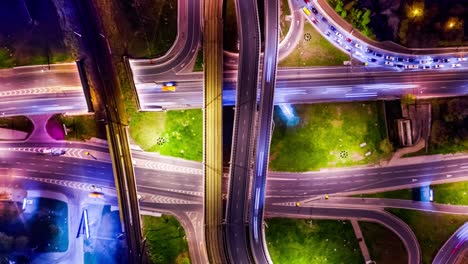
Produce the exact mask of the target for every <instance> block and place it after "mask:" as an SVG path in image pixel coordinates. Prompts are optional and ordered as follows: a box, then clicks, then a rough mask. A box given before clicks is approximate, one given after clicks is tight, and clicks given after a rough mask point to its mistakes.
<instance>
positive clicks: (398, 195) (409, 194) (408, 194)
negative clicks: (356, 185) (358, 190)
mask: <svg viewBox="0 0 468 264" xmlns="http://www.w3.org/2000/svg"><path fill="white" fill-rule="evenodd" d="M353 196H354V197H363V198H389V199H404V200H412V199H413V191H412V189H403V190H395V191H388V192H379V193H366V194H358V195H353Z"/></svg>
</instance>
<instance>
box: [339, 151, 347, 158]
mask: <svg viewBox="0 0 468 264" xmlns="http://www.w3.org/2000/svg"><path fill="white" fill-rule="evenodd" d="M340 157H341V158H343V159H346V158H347V157H348V151H346V150H342V151H340Z"/></svg>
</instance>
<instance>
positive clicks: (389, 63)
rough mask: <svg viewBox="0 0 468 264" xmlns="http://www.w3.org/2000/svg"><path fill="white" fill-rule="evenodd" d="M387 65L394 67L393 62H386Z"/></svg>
mask: <svg viewBox="0 0 468 264" xmlns="http://www.w3.org/2000/svg"><path fill="white" fill-rule="evenodd" d="M385 65H388V66H393V62H391V61H386V62H385Z"/></svg>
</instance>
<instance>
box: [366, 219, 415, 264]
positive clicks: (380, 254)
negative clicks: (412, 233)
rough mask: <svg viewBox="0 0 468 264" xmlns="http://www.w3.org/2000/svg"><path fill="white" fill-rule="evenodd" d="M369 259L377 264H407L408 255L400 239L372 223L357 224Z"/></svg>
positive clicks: (388, 230) (384, 228)
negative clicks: (367, 250)
mask: <svg viewBox="0 0 468 264" xmlns="http://www.w3.org/2000/svg"><path fill="white" fill-rule="evenodd" d="M359 226H360V227H361V231H362V234H363V236H364V240H365V241H366V245H367V248H368V249H369V254H370V256H371V259H372V260H373V261H375V262H376V263H379V264H395V263H407V262H408V254H407V252H406V248H405V245H404V244H403V242H402V241H401V240H400V238H399V237H398V236H397V235H396V234H395V233H393V232H392V231H391V230H390V229H388V228H386V227H384V226H382V225H380V224H377V223H373V222H359Z"/></svg>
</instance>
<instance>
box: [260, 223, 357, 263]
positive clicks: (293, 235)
mask: <svg viewBox="0 0 468 264" xmlns="http://www.w3.org/2000/svg"><path fill="white" fill-rule="evenodd" d="M266 222H267V225H268V228H266V229H265V232H266V241H267V245H268V251H269V252H270V256H271V258H272V260H273V262H274V263H278V264H280V263H288V264H289V263H294V264H303V263H304V264H305V263H336V264H339V263H343V264H344V263H346V264H352V263H363V262H364V260H363V259H362V255H361V251H360V249H359V245H358V243H357V240H356V236H355V235H354V231H353V227H352V226H351V223H350V222H348V221H332V220H312V219H288V218H272V219H266Z"/></svg>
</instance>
